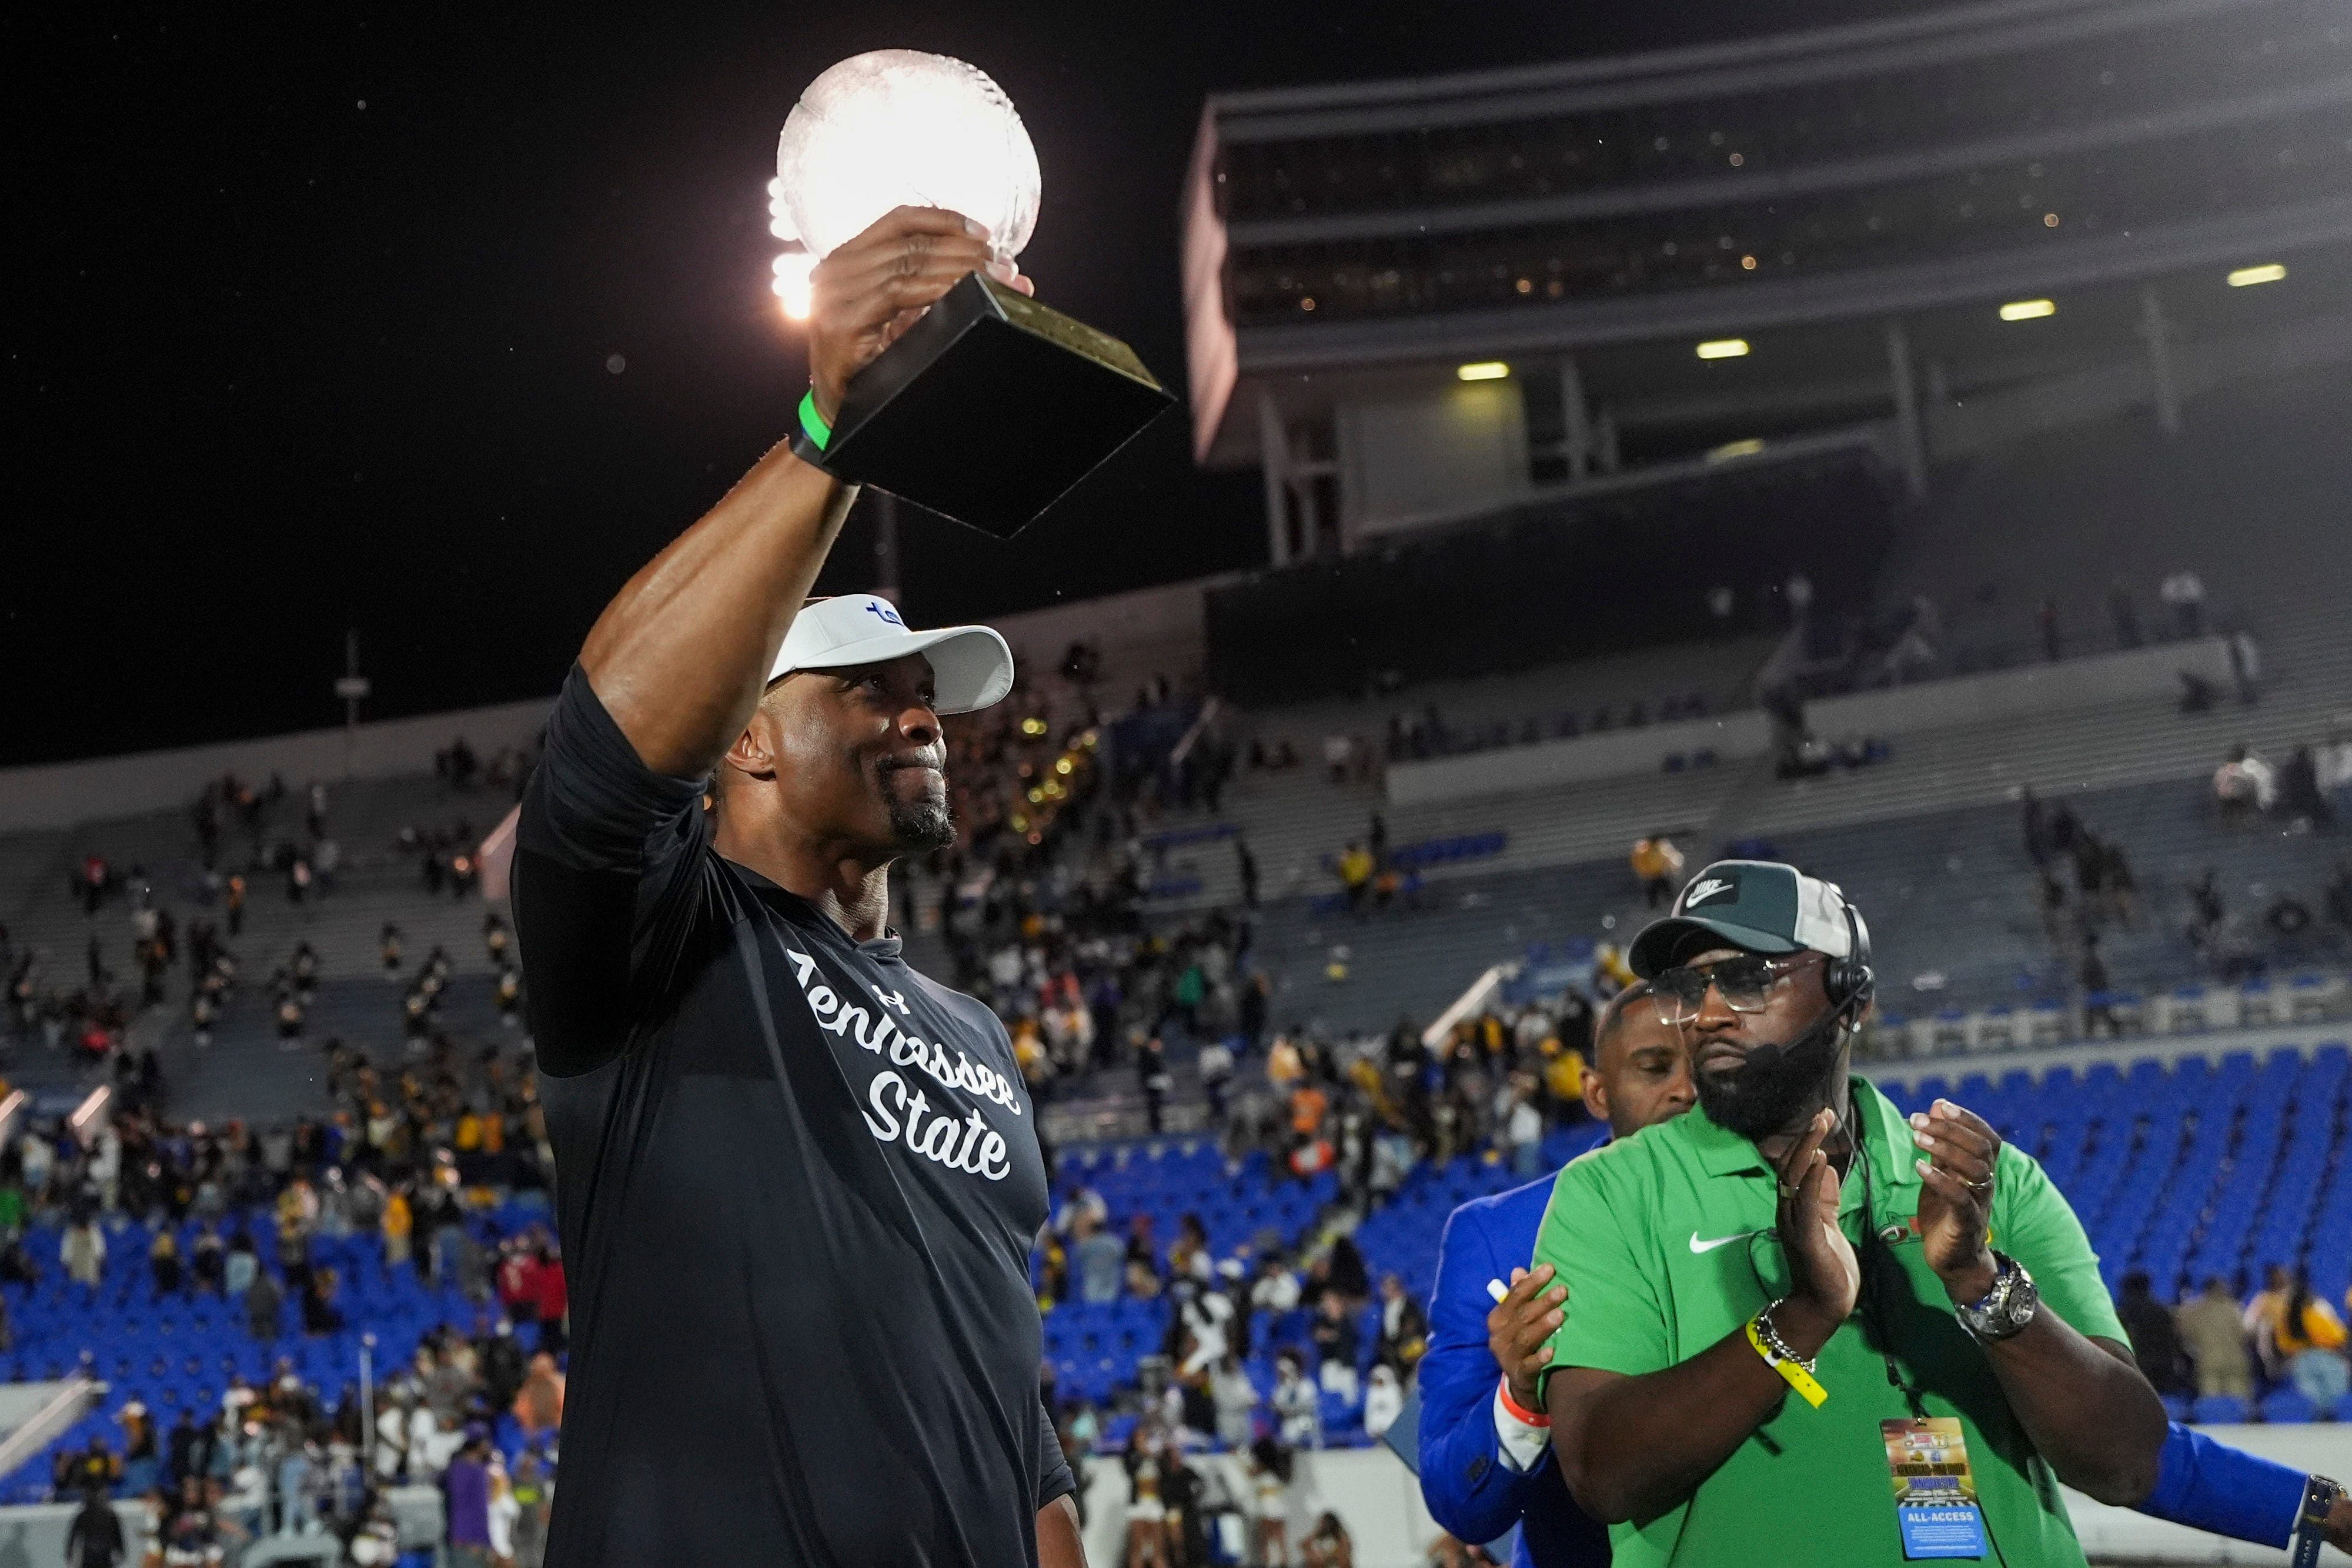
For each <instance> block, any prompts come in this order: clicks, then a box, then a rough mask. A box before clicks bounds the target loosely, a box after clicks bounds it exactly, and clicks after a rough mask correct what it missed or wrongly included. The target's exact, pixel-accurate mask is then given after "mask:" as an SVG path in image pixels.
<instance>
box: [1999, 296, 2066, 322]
mask: <svg viewBox="0 0 2352 1568" xmlns="http://www.w3.org/2000/svg"><path fill="white" fill-rule="evenodd" d="M2057 314H2058V307H2057V305H2056V304H2055V303H2053V301H2051V300H2047V299H2012V300H2011V301H2010V302H2009V303H2008V304H2006V305H2004V306H2002V307H2001V308H2000V319H2002V320H2004V321H2033V320H2038V319H2041V318H2042V317H2044V316H2055V315H2057Z"/></svg>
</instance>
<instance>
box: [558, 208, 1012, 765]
mask: <svg viewBox="0 0 2352 1568" xmlns="http://www.w3.org/2000/svg"><path fill="white" fill-rule="evenodd" d="M988 266H989V251H988V242H987V240H986V238H985V237H984V231H982V229H981V228H980V227H979V225H976V224H972V223H971V222H969V221H968V220H966V219H964V218H961V217H959V216H957V215H956V214H953V213H948V212H941V211H940V210H938V209H936V208H929V207H901V208H899V209H898V211H896V212H894V213H891V214H888V215H887V217H884V218H882V219H881V220H879V221H878V222H877V223H876V224H875V225H873V226H872V227H871V228H869V229H867V230H866V232H865V233H864V234H862V235H858V236H857V237H856V239H854V240H851V241H850V242H849V243H848V244H846V245H845V246H842V247H841V248H840V249H838V250H836V251H835V252H834V253H833V254H832V255H831V256H827V257H826V258H825V259H824V262H822V263H821V264H820V265H819V266H818V267H817V268H816V273H815V277H814V283H813V302H812V306H811V309H810V313H809V379H810V381H811V382H812V383H813V388H814V392H815V397H816V404H817V411H818V412H819V413H822V414H823V415H824V417H825V418H826V419H828V420H830V419H832V418H833V417H834V416H835V414H836V413H838V412H839V410H840V408H841V399H842V392H843V389H844V388H845V387H846V386H847V384H848V382H849V379H850V378H851V377H852V376H854V375H856V373H857V372H858V371H860V370H862V369H864V368H865V367H866V365H867V364H869V363H870V362H872V361H873V360H874V358H875V356H877V354H879V353H881V351H882V350H884V349H885V348H887V347H888V346H889V344H890V343H891V342H892V341H893V340H895V339H896V338H897V337H898V334H899V333H901V332H903V331H905V330H906V329H907V328H908V326H909V325H911V324H912V323H913V322H914V320H915V319H916V318H917V317H919V315H920V314H921V313H922V311H923V310H924V309H925V308H927V307H929V305H930V304H931V302H932V301H933V300H936V299H937V298H940V296H941V295H943V294H945V293H946V292H947V291H948V289H949V288H950V287H953V286H954V285H955V283H956V282H957V281H958V280H959V279H961V277H963V276H964V275H965V274H966V273H969V272H976V271H980V270H982V269H984V268H986V267H988ZM998 276H1000V277H1010V276H1011V274H1010V270H1009V264H1006V266H1005V267H1001V268H1000V269H999V271H998ZM855 497H856V491H855V490H853V489H850V488H848V487H846V486H843V485H842V484H841V483H840V482H839V481H838V480H836V479H835V478H834V477H833V476H830V475H828V474H826V473H824V471H823V470H822V469H818V468H814V467H812V466H810V465H807V464H805V463H803V462H801V461H800V460H799V459H798V458H796V457H794V456H793V455H792V453H791V452H790V451H789V450H788V449H787V448H786V447H785V446H784V445H782V444H778V445H776V446H775V447H773V448H772V449H771V450H770V451H769V453H768V455H766V456H764V457H762V458H761V459H760V461H759V462H758V463H757V464H755V465H752V468H751V472H750V473H748V474H746V475H745V476H743V477H742V478H741V479H740V480H739V481H737V483H736V485H735V487H734V488H733V489H731V490H730V491H728V492H727V494H726V496H725V497H722V498H721V499H720V500H719V504H718V505H717V506H715V507H711V508H710V510H709V512H708V513H706V514H705V515H704V516H703V518H702V520H701V521H699V522H698V523H696V524H695V525H694V526H693V527H692V528H688V529H687V531H686V532H685V533H683V534H680V535H679V536H678V537H677V538H675V539H673V540H671V541H670V544H669V547H668V548H667V549H664V550H663V551H662V552H661V554H659V555H657V556H656V557H655V558H654V559H653V560H652V561H651V562H650V563H649V564H647V565H646V567H645V569H644V570H641V571H639V572H638V573H637V574H636V575H635V577H633V578H631V579H630V580H629V581H628V584H627V586H626V587H625V588H623V589H622V590H621V591H620V592H619V593H618V594H617V595H615V596H614V600H613V601H612V602H611V603H610V604H608V605H606V606H605V607H604V614H602V615H601V616H599V617H598V618H597V621H596V624H595V627H594V628H593V630H592V631H590V632H589V633H588V641H587V643H585V644H583V646H582V648H581V650H580V665H581V668H582V669H583V670H584V671H585V672H586V673H587V675H588V681H589V685H591V686H593V688H594V690H595V693H596V695H597V697H598V699H599V700H600V701H602V702H603V704H604V708H605V710H606V711H607V712H608V713H610V714H611V715H612V716H613V720H614V723H615V724H617V725H618V726H619V727H620V729H621V733H622V734H623V735H625V736H626V737H628V741H629V744H630V745H631V746H632V747H635V749H636V753H637V757H638V759H639V760H640V761H642V762H643V763H644V764H645V765H646V767H647V768H651V769H652V770H653V771H654V772H656V773H660V774H667V775H668V776H670V777H672V778H677V779H692V778H699V777H701V776H702V775H703V774H706V773H708V772H709V771H710V769H711V768H714V767H715V766H717V764H718V761H719V758H720V757H722V756H724V755H725V754H726V750H727V747H729V746H730V745H731V744H732V743H733V742H734V739H735V737H737V736H738V735H740V734H741V733H742V731H743V727H744V726H745V725H746V724H748V723H750V722H751V710H752V708H753V707H754V706H757V705H758V703H759V700H760V691H761V686H762V685H765V684H766V681H767V676H768V671H769V669H770V668H771V667H772V665H773V664H774V663H775V657H776V650H777V649H778V648H780V647H781V646H782V644H783V641H784V633H785V632H786V631H788V630H789V629H790V628H791V626H792V622H793V615H794V614H795V613H796V612H798V611H799V609H800V607H801V604H802V601H804V600H805V599H807V597H808V593H809V590H810V588H811V587H813V586H814V583H815V582H816V577H817V571H818V570H819V569H820V568H821V567H823V566H824V558H825V554H826V552H827V551H829V550H830V549H832V548H833V541H834V538H835V536H836V535H838V534H839V533H840V531H841V522H842V518H843V517H845V515H846V514H847V512H848V510H849V503H850V501H851V500H852V499H854V498H855Z"/></svg>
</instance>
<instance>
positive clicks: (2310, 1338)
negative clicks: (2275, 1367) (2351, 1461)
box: [2272, 1268, 2352, 1410]
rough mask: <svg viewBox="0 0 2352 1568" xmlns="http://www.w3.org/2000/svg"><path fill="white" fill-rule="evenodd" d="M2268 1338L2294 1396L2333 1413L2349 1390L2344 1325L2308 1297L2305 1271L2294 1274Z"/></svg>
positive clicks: (2307, 1272) (2329, 1309)
mask: <svg viewBox="0 0 2352 1568" xmlns="http://www.w3.org/2000/svg"><path fill="white" fill-rule="evenodd" d="M2272 1334H2273V1339H2274V1340H2275V1342H2276V1343H2277V1345H2278V1353H2279V1359H2280V1360H2281V1361H2282V1362H2284V1364H2285V1366H2286V1375H2287V1379H2288V1381H2289V1382H2291V1383H2293V1384H2294V1387H2295V1392H2297V1393H2298V1394H2301V1395H2302V1396H2304V1397H2305V1399H2308V1400H2310V1401H2311V1404H2312V1407H2313V1408H2314V1409H2316V1410H2332V1409H2334V1408H2335V1407H2336V1401H2337V1400H2339V1399H2341V1398H2343V1397H2344V1395H2345V1392H2346V1390H2347V1387H2352V1364H2347V1363H2346V1361H2345V1359H2344V1340H2345V1333H2344V1320H2343V1319H2341V1318H2339V1317H2337V1316H2336V1309H2335V1308H2334V1307H2332V1306H2329V1305H2328V1304H2327V1302H2326V1300H2325V1299H2323V1298H2322V1297H2319V1296H2317V1295H2315V1294H2313V1293H2312V1289H2311V1272H2310V1270H2307V1269H2301V1268H2298V1269H2297V1270H2295V1271H2294V1283H2293V1284H2291V1285H2290V1286H2289V1287H2288V1289H2287V1294H2286V1300H2285V1301H2284V1303H2282V1304H2281V1306H2280V1309H2279V1315H2278V1321H2277V1322H2276V1324H2275V1325H2274V1327H2273V1330H2272Z"/></svg>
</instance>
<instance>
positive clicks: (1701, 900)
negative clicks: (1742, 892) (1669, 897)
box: [1683, 876, 1739, 909]
mask: <svg viewBox="0 0 2352 1568" xmlns="http://www.w3.org/2000/svg"><path fill="white" fill-rule="evenodd" d="M1738 886H1739V884H1738V883H1736V882H1731V881H1727V880H1726V879H1725V878H1723V877H1719V876H1711V877H1708V878H1707V879H1706V881H1705V882H1702V883H1697V884H1696V885H1695V886H1693V887H1692V888H1691V890H1690V892H1689V893H1688V894H1685V895H1684V898H1683V907H1684V908H1685V909H1691V908H1695V907H1696V906H1697V905H1699V904H1705V903H1706V901H1707V900H1708V899H1710V898H1721V897H1722V896H1723V895H1724V894H1727V893H1730V892H1733V891H1734V890H1736V889H1737V888H1738Z"/></svg>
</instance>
